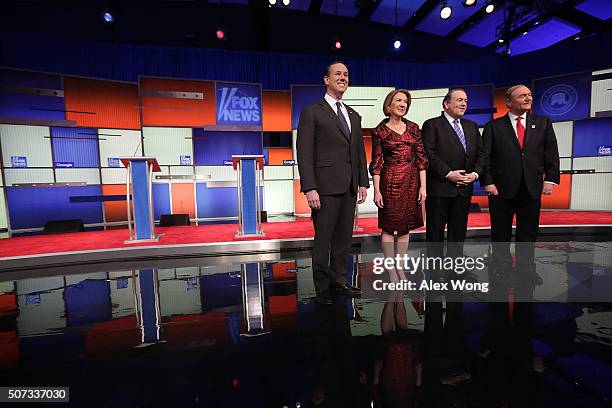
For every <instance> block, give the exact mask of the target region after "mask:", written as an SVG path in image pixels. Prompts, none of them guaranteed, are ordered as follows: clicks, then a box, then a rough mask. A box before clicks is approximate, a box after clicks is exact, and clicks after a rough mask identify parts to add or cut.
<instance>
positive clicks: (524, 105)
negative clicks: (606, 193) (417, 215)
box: [481, 85, 560, 279]
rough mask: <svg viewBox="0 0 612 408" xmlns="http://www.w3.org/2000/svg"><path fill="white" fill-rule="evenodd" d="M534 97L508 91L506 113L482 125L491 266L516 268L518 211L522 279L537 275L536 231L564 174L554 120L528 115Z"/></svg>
mask: <svg viewBox="0 0 612 408" xmlns="http://www.w3.org/2000/svg"><path fill="white" fill-rule="evenodd" d="M532 101H533V98H532V95H531V91H530V90H529V88H528V87H526V86H525V85H515V86H512V87H510V88H508V90H507V91H506V94H505V102H506V106H507V107H508V113H507V114H506V115H504V116H502V117H501V118H497V119H495V120H492V121H491V122H489V123H487V125H486V127H485V129H484V134H483V144H484V149H485V169H484V174H483V175H482V178H481V184H482V185H483V186H484V189H485V191H486V192H487V194H488V195H489V214H490V217H491V237H492V240H493V259H492V267H493V268H494V269H497V270H498V271H501V272H502V273H503V272H504V271H508V270H509V269H510V268H511V266H512V257H511V254H510V241H511V240H512V220H513V218H514V216H515V215H516V236H515V240H516V242H517V245H516V266H517V271H518V272H520V273H522V276H523V277H527V278H533V279H537V276H538V275H537V274H536V272H535V263H534V251H535V248H534V245H533V243H534V242H535V241H536V239H537V235H538V226H539V220H540V207H541V196H542V195H550V194H552V192H553V189H554V186H555V184H559V181H560V176H559V151H558V148H557V138H556V137H555V132H554V130H553V127H552V123H551V121H550V119H548V118H547V117H545V116H538V115H533V114H531V113H530V111H531V103H532ZM523 243H524V244H523Z"/></svg>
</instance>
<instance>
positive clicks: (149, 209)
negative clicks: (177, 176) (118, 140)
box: [119, 157, 161, 244]
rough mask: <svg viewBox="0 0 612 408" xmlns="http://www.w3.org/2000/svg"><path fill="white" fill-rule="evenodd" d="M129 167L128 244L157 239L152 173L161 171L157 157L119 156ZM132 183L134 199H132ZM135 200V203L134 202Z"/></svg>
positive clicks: (127, 182)
mask: <svg viewBox="0 0 612 408" xmlns="http://www.w3.org/2000/svg"><path fill="white" fill-rule="evenodd" d="M119 159H120V160H121V163H123V165H124V166H125V167H126V168H127V170H128V172H127V181H126V185H127V190H126V191H127V194H126V197H127V214H128V228H129V230H130V239H129V240H127V241H125V243H126V244H131V243H135V242H145V241H157V240H158V239H159V237H157V236H156V235H155V229H154V226H155V224H154V220H153V188H152V186H153V184H152V182H153V177H152V173H153V172H154V171H155V172H158V171H161V169H160V168H159V164H157V160H156V159H155V157H119ZM130 183H131V185H132V194H131V197H132V199H131V200H130ZM131 201H133V204H132V202H131ZM132 207H133V209H134V228H133V229H132Z"/></svg>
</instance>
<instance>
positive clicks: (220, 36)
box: [216, 28, 225, 41]
mask: <svg viewBox="0 0 612 408" xmlns="http://www.w3.org/2000/svg"><path fill="white" fill-rule="evenodd" d="M216 35H217V40H220V41H222V40H225V30H224V29H223V28H217V33H216Z"/></svg>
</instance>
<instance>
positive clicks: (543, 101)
mask: <svg viewBox="0 0 612 408" xmlns="http://www.w3.org/2000/svg"><path fill="white" fill-rule="evenodd" d="M591 81H592V75H591V73H590V72H587V73H582V74H573V75H566V76H563V77H554V78H544V79H537V80H535V81H533V88H532V91H533V94H534V100H533V110H534V112H535V113H536V114H538V115H545V116H548V117H549V118H550V119H551V120H552V121H553V122H562V121H566V120H579V119H586V118H588V117H589V115H590V104H591Z"/></svg>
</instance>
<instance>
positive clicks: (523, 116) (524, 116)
mask: <svg viewBox="0 0 612 408" xmlns="http://www.w3.org/2000/svg"><path fill="white" fill-rule="evenodd" d="M519 116H520V117H521V123H522V124H523V127H524V128H525V133H526V132H527V112H523V113H522V114H521V115H515V114H514V113H512V112H508V118H510V124H511V125H512V129H514V136H516V138H517V139H518V133H516V124H517V120H516V118H518V117H519ZM523 143H525V141H524V140H523ZM544 182H545V183H548V184H555V185H556V184H557V183H553V182H552V181H546V180H544Z"/></svg>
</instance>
